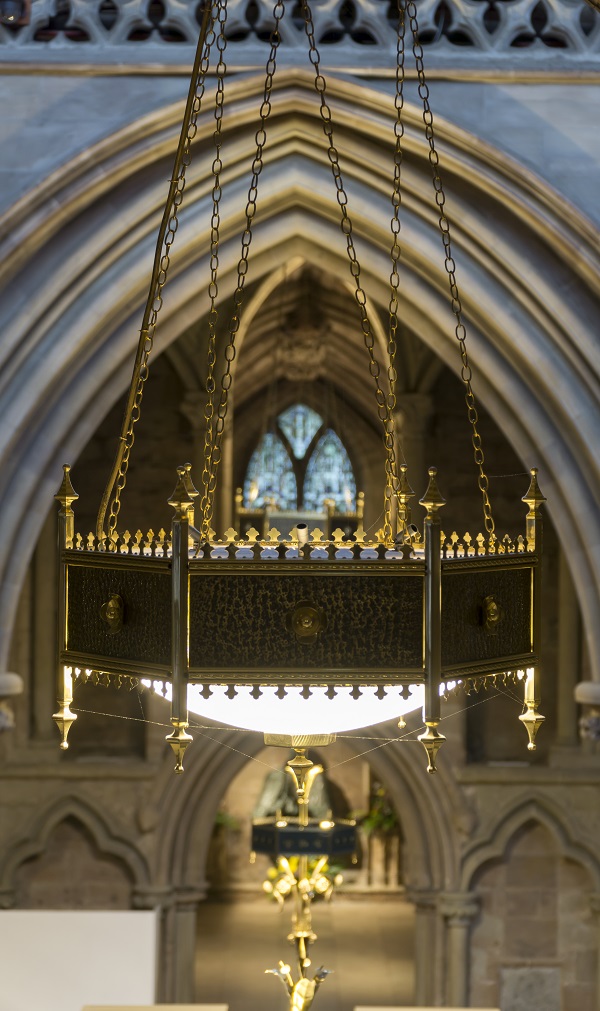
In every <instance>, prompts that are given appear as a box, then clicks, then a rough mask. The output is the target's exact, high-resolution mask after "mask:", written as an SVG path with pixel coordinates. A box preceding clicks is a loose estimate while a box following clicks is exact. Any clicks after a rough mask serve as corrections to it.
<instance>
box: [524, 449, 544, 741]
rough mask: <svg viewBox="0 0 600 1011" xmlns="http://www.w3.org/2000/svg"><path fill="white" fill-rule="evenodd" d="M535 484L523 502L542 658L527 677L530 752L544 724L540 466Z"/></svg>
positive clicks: (534, 632)
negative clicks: (541, 681) (541, 708)
mask: <svg viewBox="0 0 600 1011" xmlns="http://www.w3.org/2000/svg"><path fill="white" fill-rule="evenodd" d="M530 473H531V481H530V483H529V488H528V489H527V492H526V494H525V495H523V499H522V501H523V502H525V503H526V505H528V506H529V510H528V512H527V516H526V518H525V533H526V538H527V551H531V552H535V556H536V557H535V558H534V559H533V569H532V575H531V651H532V653H533V654H534V656H535V657H538V661H537V665H536V666H534V667H530V668H529V669H528V670H527V674H526V678H525V698H524V703H525V712H524V713H522V714H521V716H520V717H519V719H520V720H521V722H522V723H523V725H524V727H525V729H526V731H527V735H528V737H529V743H528V745H527V750H528V751H535V738H536V734H537V732H538V730H539V728H540V726H541V725H542V723H543V722H544V717H543V716H542V715H541V713H540V712H539V711H538V710H539V705H540V701H541V699H540V668H539V651H540V647H541V642H542V516H541V511H540V507H541V505H542V503H544V502H545V501H546V499H545V497H544V496H543V495H542V493H541V491H540V486H539V484H538V480H537V474H538V472H537V467H532V469H531V472H530Z"/></svg>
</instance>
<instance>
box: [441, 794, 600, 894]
mask: <svg viewBox="0 0 600 1011" xmlns="http://www.w3.org/2000/svg"><path fill="white" fill-rule="evenodd" d="M532 822H533V823H537V824H539V825H543V826H544V827H545V828H546V829H547V830H548V831H549V833H550V835H551V836H552V838H553V839H554V840H555V841H556V843H557V846H558V849H559V852H560V853H561V854H562V855H563V856H565V857H567V858H568V859H569V860H573V861H575V862H576V863H579V864H581V865H582V866H583V867H585V868H586V870H587V871H588V873H589V875H590V879H591V880H592V881H593V882H594V890H595V891H598V889H600V863H599V862H598V857H597V854H596V853H595V852H594V847H593V846H587V845H586V844H585V843H584V842H580V841H576V838H575V836H576V835H579V836H580V837H581V833H576V834H574V833H573V832H572V831H571V824H570V822H571V818H570V816H569V813H568V811H566V810H565V809H564V808H561V807H559V806H558V805H555V804H554V803H553V802H552V801H551V800H549V799H548V798H547V797H543V796H537V797H535V798H532V797H531V796H530V795H528V796H525V797H523V798H522V799H521V801H517V802H513V803H511V804H510V806H509V807H507V808H505V809H504V810H503V811H501V812H500V814H499V815H498V817H497V818H496V819H495V821H494V823H493V825H492V826H490V829H489V831H488V833H487V835H486V836H485V837H484V838H482V839H480V840H479V841H478V842H477V843H475V844H474V845H473V846H471V847H470V848H469V849H467V850H466V852H465V855H464V858H463V863H462V871H461V886H462V888H463V890H464V891H468V890H470V889H471V887H472V883H473V880H474V878H475V876H476V875H477V873H478V872H479V871H480V870H481V869H482V868H483V867H484V866H485V865H486V864H488V863H490V862H492V861H500V860H502V858H503V857H504V855H505V853H506V851H507V848H508V847H509V845H510V843H511V841H512V839H514V837H515V835H516V833H517V832H518V831H519V830H520V829H521V828H523V827H524V826H525V825H527V824H528V823H532Z"/></svg>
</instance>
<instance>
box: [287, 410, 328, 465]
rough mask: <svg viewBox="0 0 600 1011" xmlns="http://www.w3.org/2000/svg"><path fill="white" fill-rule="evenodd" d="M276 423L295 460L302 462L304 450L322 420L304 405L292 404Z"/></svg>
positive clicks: (304, 454)
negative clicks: (286, 440)
mask: <svg viewBox="0 0 600 1011" xmlns="http://www.w3.org/2000/svg"><path fill="white" fill-rule="evenodd" d="M277 423H278V425H279V427H280V429H281V431H282V432H283V433H284V435H285V436H286V438H287V439H288V441H289V443H290V446H291V447H292V453H293V454H294V456H295V457H296V459H297V460H303V459H304V457H305V456H306V450H307V449H308V447H309V446H310V444H311V442H312V440H313V439H314V437H315V435H316V434H317V432H318V431H319V429H320V427H321V425H322V424H323V419H322V418H321V417H319V415H318V414H317V412H316V411H313V409H312V408H311V407H307V406H306V404H293V406H292V407H288V408H287V410H285V411H284V412H283V414H280V415H279V417H278V419H277Z"/></svg>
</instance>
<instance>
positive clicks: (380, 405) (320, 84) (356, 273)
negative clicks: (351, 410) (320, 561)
mask: <svg viewBox="0 0 600 1011" xmlns="http://www.w3.org/2000/svg"><path fill="white" fill-rule="evenodd" d="M302 14H303V16H304V30H305V33H306V37H307V39H308V46H309V54H308V55H309V59H310V62H311V63H312V65H313V68H314V71H315V81H314V84H315V91H316V92H317V95H318V96H319V102H320V115H321V121H322V126H323V132H324V134H325V138H326V141H327V143H328V150H327V154H328V157H329V163H330V165H331V172H332V175H333V180H334V183H335V188H336V197H337V202H338V205H339V207H340V211H341V229H342V232H343V233H344V235H345V237H346V252H347V254H348V260H349V262H350V273H351V275H352V277H353V278H354V286H355V291H354V297H355V299H356V302H357V305H358V308H359V313H360V320H361V328H362V333H363V339H364V344H365V348H366V349H367V353H368V355H369V372H370V374H371V376H372V378H373V381H374V383H375V399H376V402H377V414H378V416H379V419H380V421H381V423H382V426H383V433H384V435H383V442H384V446H385V449H386V462H385V471H386V484H385V502H384V523H383V540H384V541H385V542H386V543H388V544H391V543H392V542H393V531H392V520H391V507H392V497H393V491H394V489H395V488H396V486H397V484H398V476H397V466H396V451H395V434H394V416H393V409H394V407H395V392H394V390H393V389H390V392H389V394H388V395H386V394H385V392H384V391H383V389H382V387H381V382H380V375H381V368H380V365H379V362H378V360H377V358H376V356H375V337H374V334H373V330H372V327H371V321H370V319H369V314H368V310H367V296H366V293H365V291H364V289H363V287H362V284H361V279H360V264H359V262H358V257H357V255H356V249H355V246H354V236H353V225H352V219H351V218H350V215H349V213H348V196H347V194H346V190H345V187H344V181H343V177H342V171H341V168H340V162H339V155H338V151H337V149H336V147H335V144H334V139H333V121H332V116H331V109H330V107H329V105H328V103H327V99H326V93H327V85H326V82H325V78H324V77H323V75H322V73H321V57H320V54H319V50H318V48H317V44H316V41H315V32H314V23H313V18H312V12H311V9H310V5H309V3H308V0H302ZM391 374H392V373H391V364H390V366H389V370H388V376H391Z"/></svg>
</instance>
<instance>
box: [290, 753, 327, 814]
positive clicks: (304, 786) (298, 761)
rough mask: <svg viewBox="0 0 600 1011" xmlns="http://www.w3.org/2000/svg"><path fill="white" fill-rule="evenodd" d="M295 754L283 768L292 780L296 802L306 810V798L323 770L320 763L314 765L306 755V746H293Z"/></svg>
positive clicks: (307, 798)
mask: <svg viewBox="0 0 600 1011" xmlns="http://www.w3.org/2000/svg"><path fill="white" fill-rule="evenodd" d="M294 751H295V755H294V757H293V758H292V759H290V761H289V762H288V764H287V765H286V767H285V769H286V772H289V773H290V775H291V777H292V779H293V780H294V786H295V787H296V797H297V799H298V804H299V805H300V806H304V807H305V809H306V811H308V800H309V796H310V790H311V787H312V784H313V782H314V780H315V779H316V778H317V776H320V774H321V773H322V772H323V767H322V766H321V765H315V764H314V762H311V760H310V758H307V757H306V748H294Z"/></svg>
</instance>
